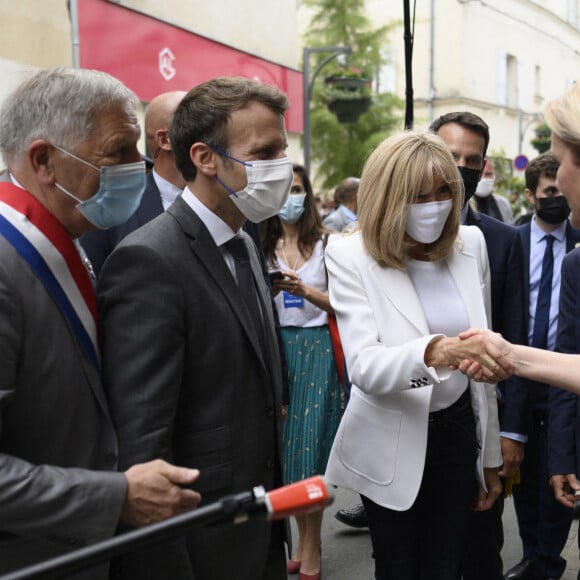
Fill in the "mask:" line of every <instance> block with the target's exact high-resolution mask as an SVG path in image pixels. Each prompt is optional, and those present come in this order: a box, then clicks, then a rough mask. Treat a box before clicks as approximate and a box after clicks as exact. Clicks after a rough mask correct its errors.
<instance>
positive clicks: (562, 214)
mask: <svg viewBox="0 0 580 580" xmlns="http://www.w3.org/2000/svg"><path fill="white" fill-rule="evenodd" d="M536 199H537V200H538V202H539V204H540V207H539V208H536V215H537V216H538V217H539V218H540V219H541V220H543V221H545V222H546V223H547V224H552V225H554V224H561V223H562V222H563V221H565V220H567V219H568V216H569V215H570V206H569V205H568V201H567V200H566V198H565V197H564V196H563V195H558V196H557V197H540V198H536Z"/></svg>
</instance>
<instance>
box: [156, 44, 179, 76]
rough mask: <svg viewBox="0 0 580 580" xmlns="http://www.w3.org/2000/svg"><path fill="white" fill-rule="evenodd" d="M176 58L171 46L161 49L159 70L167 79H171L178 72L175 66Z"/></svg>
mask: <svg viewBox="0 0 580 580" xmlns="http://www.w3.org/2000/svg"><path fill="white" fill-rule="evenodd" d="M174 60H175V55H174V54H173V53H172V52H171V49H170V48H167V47H165V48H164V49H162V50H160V51H159V72H160V73H161V76H162V77H163V78H164V79H165V80H166V81H170V80H171V79H172V78H173V77H174V76H175V73H176V72H177V71H176V70H175V67H174V66H173V61H174Z"/></svg>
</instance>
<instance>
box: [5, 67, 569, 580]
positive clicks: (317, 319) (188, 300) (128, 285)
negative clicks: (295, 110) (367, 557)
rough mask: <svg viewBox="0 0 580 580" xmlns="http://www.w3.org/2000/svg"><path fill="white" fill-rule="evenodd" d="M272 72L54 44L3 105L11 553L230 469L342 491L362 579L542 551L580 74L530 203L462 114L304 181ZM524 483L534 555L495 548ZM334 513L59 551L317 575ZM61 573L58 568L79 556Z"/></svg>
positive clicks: (538, 573) (429, 573) (562, 481)
mask: <svg viewBox="0 0 580 580" xmlns="http://www.w3.org/2000/svg"><path fill="white" fill-rule="evenodd" d="M288 106H289V103H288V100H287V97H286V95H284V94H283V93H282V92H280V91H279V90H278V89H276V88H274V87H272V86H270V85H266V84H262V83H260V82H258V81H255V80H249V79H245V78H238V77H222V78H216V79H212V80H209V81H207V82H205V83H202V84H201V85H198V86H196V87H193V88H192V89H191V90H190V91H189V92H183V91H176V92H170V93H164V94H162V95H159V96H157V97H156V98H155V99H153V100H152V101H151V103H149V105H148V108H147V111H146V114H145V119H144V131H145V137H146V142H147V149H148V153H149V161H150V165H151V166H150V168H149V171H148V172H146V170H145V162H144V160H143V156H142V155H141V153H140V152H139V151H138V149H137V143H138V139H139V136H140V127H139V123H138V120H137V114H136V108H137V98H136V96H135V95H134V94H133V93H132V92H131V91H130V90H129V89H127V88H126V87H125V86H124V85H123V84H122V83H120V82H119V81H117V80H116V79H114V78H113V77H111V76H109V75H107V74H105V73H101V72H96V71H89V70H82V69H71V68H67V67H56V68H49V69H43V70H40V71H38V72H37V73H35V74H33V75H31V76H30V78H28V79H27V80H25V81H24V82H23V83H22V84H21V85H20V86H19V87H17V89H16V90H15V91H14V92H13V94H12V95H10V96H9V97H8V98H7V100H6V101H5V103H4V105H3V107H2V110H1V111H0V150H1V151H2V155H3V158H4V161H5V164H6V167H7V171H5V172H4V173H3V174H1V175H0V256H1V257H0V319H1V320H2V324H0V353H1V354H0V357H1V361H2V369H3V372H2V375H1V377H0V475H1V477H0V574H2V573H5V572H11V571H14V570H16V569H19V568H22V567H24V566H26V565H30V564H33V563H36V562H41V561H43V560H46V559H47V558H50V557H55V556H59V555H63V554H67V553H69V552H71V551H72V550H75V549H78V548H79V547H82V546H86V545H91V544H94V543H96V542H99V541H101V540H104V539H107V538H110V537H112V536H114V535H115V534H123V533H127V532H129V531H130V530H133V529H135V528H139V527H142V526H146V525H149V524H152V523H154V522H159V521H162V520H164V519H167V518H170V517H172V516H174V515H177V514H180V513H183V512H186V511H190V510H193V509H195V508H197V507H198V506H206V505H208V504H211V503H212V502H216V501H218V500H219V499H221V498H223V497H224V496H226V495H228V494H232V493H236V492H241V491H245V490H249V489H252V488H253V487H255V486H258V485H261V486H264V488H265V489H266V490H271V489H273V488H277V487H280V486H282V485H284V484H290V483H293V482H297V481H300V480H303V479H305V478H308V477H311V476H313V475H325V476H326V478H327V481H328V482H329V483H332V484H334V485H337V486H341V487H344V488H348V489H351V490H354V491H356V492H358V493H359V494H360V497H361V503H360V504H359V505H355V506H353V507H352V509H346V510H340V511H339V512H338V513H337V514H336V517H337V518H338V519H339V520H340V521H341V522H343V523H345V524H346V525H350V526H354V527H368V528H369V531H370V537H371V544H372V557H373V558H374V561H375V578H377V580H423V579H425V580H426V579H433V580H459V579H460V578H463V579H464V580H500V579H503V578H506V579H509V580H549V579H553V578H560V577H561V576H562V574H563V572H564V569H565V565H566V562H565V560H564V559H563V558H562V555H561V554H562V550H563V547H564V544H565V542H566V539H567V537H568V534H569V531H570V526H571V523H572V509H571V508H572V507H573V506H574V492H575V491H580V483H579V482H578V481H577V479H576V474H577V473H578V468H579V463H580V456H579V451H578V450H580V412H579V411H580V382H579V381H578V379H577V376H578V370H579V369H580V358H579V357H578V356H577V355H578V354H579V353H580V345H579V344H578V338H577V337H578V336H579V334H580V333H579V332H578V327H579V325H580V291H579V289H580V269H579V267H578V261H579V260H580V248H578V249H575V248H576V247H577V246H579V245H580V230H579V229H577V228H576V227H575V226H577V225H579V224H578V223H577V219H578V216H579V215H580V86H579V85H577V84H576V85H574V86H572V87H571V88H570V89H569V90H568V91H567V92H566V93H565V94H564V95H563V96H562V97H561V98H559V99H556V100H555V101H553V102H551V103H550V104H549V105H548V107H547V109H546V120H547V122H548V124H549V125H550V127H551V128H552V131H553V137H552V138H553V141H552V150H551V151H550V152H547V153H544V154H541V155H539V156H537V157H536V158H535V159H532V160H531V162H530V164H529V166H528V167H527V169H526V171H525V195H526V197H527V199H528V201H529V203H530V206H531V207H532V208H533V215H532V216H531V218H530V220H529V221H527V223H525V224H522V225H519V226H518V227H515V226H514V225H513V223H514V216H513V213H512V211H511V206H510V203H509V201H508V200H507V199H506V198H505V197H503V196H501V195H499V194H498V193H497V192H496V187H495V185H496V184H495V172H494V167H493V163H492V161H491V160H490V159H488V146H489V143H490V128H489V127H488V125H487V123H486V122H485V120H484V119H482V118H481V117H479V116H477V115H475V114H473V113H471V112H467V111H458V112H449V113H446V114H444V115H442V116H441V117H439V118H437V119H435V120H434V121H433V122H432V124H431V125H430V127H429V128H428V130H426V131H405V132H401V133H397V134H395V135H392V136H391V137H389V138H387V139H385V140H384V141H383V142H382V143H381V144H380V145H378V147H377V148H376V149H375V150H374V151H373V152H371V154H370V155H369V157H368V159H367V161H366V163H365V165H364V167H363V168H362V170H361V175H360V177H358V176H345V177H344V179H343V180H342V181H341V182H340V183H338V184H337V185H336V187H335V188H334V189H333V190H332V191H331V192H324V193H323V192H320V193H319V194H318V195H317V194H316V193H315V191H314V189H313V185H312V182H311V179H310V176H309V175H308V173H307V171H306V170H305V168H304V167H302V166H301V165H297V164H296V163H293V162H292V160H291V159H289V158H288V156H287V154H286V152H285V149H286V146H287V136H286V129H285V123H284V114H285V113H286V111H287V109H288ZM508 493H513V497H514V504H515V509H516V514H517V522H518V528H519V533H520V537H521V541H522V548H523V559H522V561H521V562H519V563H518V564H517V565H516V566H514V567H512V568H511V569H509V570H507V571H504V569H503V568H504V567H503V562H502V559H501V549H502V547H503V541H504V537H503V528H502V512H503V506H504V499H505V497H506V494H508ZM322 520H323V512H322V511H319V512H315V513H307V514H301V515H298V516H296V524H297V530H298V537H297V542H296V543H295V545H294V546H293V547H292V549H291V551H289V550H290V546H291V541H290V540H291V538H290V533H289V527H288V525H287V523H286V522H284V521H275V522H270V521H265V520H263V519H250V520H249V521H248V522H246V523H244V524H243V525H236V526H233V525H230V524H229V523H222V524H215V525H212V526H208V527H197V528H191V529H188V530H187V531H186V532H184V533H183V534H182V535H180V536H178V537H175V538H172V539H168V540H165V541H163V542H162V543H159V544H157V545H155V546H153V547H150V548H147V549H143V550H140V551H132V552H127V553H123V554H121V555H119V556H116V557H115V558H113V559H112V560H111V562H110V563H104V564H99V565H96V566H93V567H92V568H90V569H89V570H85V571H84V572H82V573H79V574H78V575H75V576H74V578H79V580H80V579H81V578H82V579H84V580H92V579H94V580H104V579H105V578H113V579H128V580H131V579H136V578H144V579H145V578H149V579H152V580H154V579H157V578H159V579H165V578H176V579H180V580H181V579H184V580H187V579H190V578H191V579H193V578H196V579H198V580H199V579H201V580H205V579H207V580H226V579H230V578H236V579H239V580H246V579H247V580H256V579H263V580H278V579H282V578H286V577H287V575H288V574H297V575H298V578H299V580H320V579H321V578H322V576H323V571H322V560H323V552H322V538H321V529H322ZM71 577H73V576H71Z"/></svg>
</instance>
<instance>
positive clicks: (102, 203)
mask: <svg viewBox="0 0 580 580" xmlns="http://www.w3.org/2000/svg"><path fill="white" fill-rule="evenodd" d="M53 147H54V148H55V149H58V150H59V151H62V152H63V153H64V154H65V155H68V156H69V157H72V158H73V159H76V160H77V161H80V162H81V163H84V164H85V165H88V166H89V167H92V168H93V169H94V170H95V171H98V172H99V173H100V178H99V189H98V190H97V192H96V193H95V194H94V195H93V196H92V197H91V198H89V199H87V200H86V201H83V200H81V199H79V198H78V197H76V196H75V195H73V194H72V193H71V192H70V191H67V190H66V189H65V188H64V187H63V186H62V185H60V184H59V183H56V182H55V186H56V187H58V189H60V190H61V191H62V192H63V193H65V194H66V195H68V196H69V197H72V198H73V199H74V200H75V201H77V202H78V205H77V206H76V208H77V209H78V210H79V211H80V212H81V214H83V216H84V217H85V218H86V219H87V220H88V221H90V222H91V223H92V224H93V225H94V226H96V227H97V228H99V229H101V230H106V229H108V228H112V227H114V226H118V225H121V224H124V223H125V222H126V221H127V220H128V219H129V218H130V217H131V216H132V215H133V214H134V213H135V210H136V209H137V208H138V207H139V204H140V203H141V198H142V197H143V192H144V191H145V177H146V174H145V162H144V161H137V162H135V163H125V164H122V165H104V166H102V167H97V166H96V165H93V164H92V163H89V162H88V161H85V160H84V159H81V158H80V157H77V156H76V155H73V154H72V153H69V152H68V151H66V150H65V149H62V148H61V147H57V146H56V145H53Z"/></svg>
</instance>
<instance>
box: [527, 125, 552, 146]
mask: <svg viewBox="0 0 580 580" xmlns="http://www.w3.org/2000/svg"><path fill="white" fill-rule="evenodd" d="M534 133H535V134H536V136H535V138H534V139H532V140H531V141H530V143H531V145H532V147H533V148H534V149H535V150H536V151H537V152H538V153H545V152H546V151H548V150H549V149H550V147H551V146H552V131H551V130H550V127H548V125H547V124H546V123H541V124H540V125H538V126H537V127H536V128H535V129H534Z"/></svg>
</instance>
